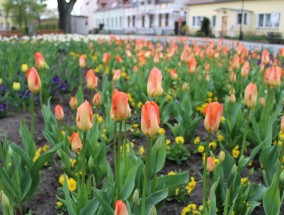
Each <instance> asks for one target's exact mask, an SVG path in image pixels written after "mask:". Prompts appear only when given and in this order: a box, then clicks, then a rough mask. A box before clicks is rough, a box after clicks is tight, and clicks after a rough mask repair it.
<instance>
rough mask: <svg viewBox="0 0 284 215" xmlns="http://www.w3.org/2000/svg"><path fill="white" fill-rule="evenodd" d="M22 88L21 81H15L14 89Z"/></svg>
mask: <svg viewBox="0 0 284 215" xmlns="http://www.w3.org/2000/svg"><path fill="white" fill-rule="evenodd" d="M20 89H21V84H20V82H13V90H15V91H19V90H20Z"/></svg>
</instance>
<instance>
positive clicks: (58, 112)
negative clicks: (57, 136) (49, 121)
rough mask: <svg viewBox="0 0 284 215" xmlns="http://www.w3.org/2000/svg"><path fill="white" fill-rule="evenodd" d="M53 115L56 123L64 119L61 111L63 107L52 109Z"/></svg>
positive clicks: (57, 106)
mask: <svg viewBox="0 0 284 215" xmlns="http://www.w3.org/2000/svg"><path fill="white" fill-rule="evenodd" d="M54 113H55V118H56V119H57V120H58V121H61V120H63V119H64V111H63V107H62V106H61V105H56V106H55V108H54Z"/></svg>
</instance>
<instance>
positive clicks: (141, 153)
mask: <svg viewBox="0 0 284 215" xmlns="http://www.w3.org/2000/svg"><path fill="white" fill-rule="evenodd" d="M144 152H145V149H144V147H143V146H140V147H139V154H140V155H141V156H142V155H143V154H144Z"/></svg>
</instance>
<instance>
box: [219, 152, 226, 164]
mask: <svg viewBox="0 0 284 215" xmlns="http://www.w3.org/2000/svg"><path fill="white" fill-rule="evenodd" d="M225 157H226V154H225V152H224V151H220V152H219V160H220V161H221V162H223V161H224V160H225Z"/></svg>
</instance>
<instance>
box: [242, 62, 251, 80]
mask: <svg viewBox="0 0 284 215" xmlns="http://www.w3.org/2000/svg"><path fill="white" fill-rule="evenodd" d="M249 70H250V65H249V62H248V61H247V62H245V63H244V65H243V67H242V71H241V75H242V77H244V78H246V77H248V75H249Z"/></svg>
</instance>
